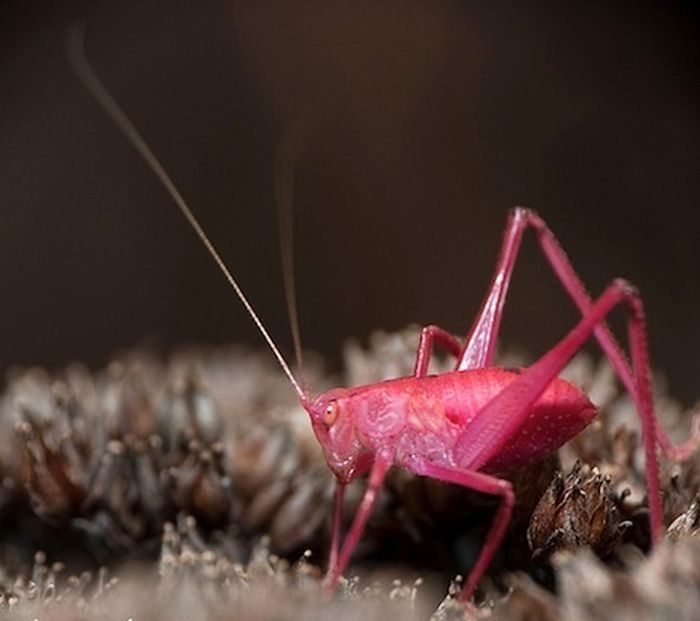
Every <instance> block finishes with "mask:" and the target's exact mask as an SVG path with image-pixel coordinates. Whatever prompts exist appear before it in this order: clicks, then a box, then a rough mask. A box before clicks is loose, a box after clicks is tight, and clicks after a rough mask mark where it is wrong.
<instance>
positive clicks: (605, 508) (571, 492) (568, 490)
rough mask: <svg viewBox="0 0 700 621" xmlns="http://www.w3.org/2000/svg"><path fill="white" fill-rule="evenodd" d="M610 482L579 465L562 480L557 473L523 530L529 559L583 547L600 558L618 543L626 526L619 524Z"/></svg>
mask: <svg viewBox="0 0 700 621" xmlns="http://www.w3.org/2000/svg"><path fill="white" fill-rule="evenodd" d="M619 500H620V499H619V498H618V497H617V496H616V495H615V493H614V492H613V491H612V487H611V485H610V478H609V477H607V476H603V475H602V474H601V473H600V472H599V471H598V469H597V468H590V467H589V466H587V465H583V464H582V463H581V462H580V461H579V462H576V464H575V465H574V467H573V468H572V469H571V472H570V473H569V474H568V475H567V476H566V477H564V476H563V474H562V473H561V472H557V473H556V474H555V476H554V479H553V480H552V482H551V484H550V486H549V488H548V489H547V491H546V492H545V493H544V495H543V496H542V498H541V499H540V501H539V503H538V504H537V507H536V508H535V511H534V513H533V514H532V517H531V518H530V525H529V527H528V530H527V539H528V544H529V546H530V550H531V551H532V556H533V558H536V559H543V558H545V557H549V556H550V555H551V554H552V553H553V552H555V551H557V550H568V551H573V550H576V549H578V548H581V547H583V546H587V547H589V548H591V549H592V550H593V551H594V552H596V554H598V555H599V556H601V557H605V556H607V555H609V554H610V553H611V552H612V551H613V550H614V549H615V548H616V547H617V546H618V544H619V543H620V541H621V538H622V535H623V534H624V532H625V530H626V529H627V528H628V527H629V526H630V522H628V521H624V520H622V518H621V516H620V511H619V507H618V503H619Z"/></svg>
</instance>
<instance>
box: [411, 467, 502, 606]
mask: <svg viewBox="0 0 700 621" xmlns="http://www.w3.org/2000/svg"><path fill="white" fill-rule="evenodd" d="M410 470H411V471H412V472H414V473H415V474H417V475H419V476H426V477H430V478H432V479H439V480H440V481H445V482H447V483H456V484H457V485H461V486H463V487H466V488H468V489H473V490H476V491H477V492H482V493H484V494H491V495H492V496H500V497H501V500H502V502H501V505H500V507H499V508H498V512H497V513H496V517H495V518H494V521H493V524H492V525H491V528H490V529H489V532H488V534H487V535H486V541H485V543H484V547H483V548H482V549H481V552H479V556H478V558H477V559H476V563H474V566H473V567H472V568H471V569H470V570H469V575H468V576H467V581H466V582H465V584H464V587H463V588H462V592H461V593H460V596H459V599H460V601H461V602H467V601H468V600H469V598H470V597H471V596H472V594H473V593H474V591H475V590H476V587H477V586H478V584H479V580H480V579H481V576H482V575H483V574H484V572H485V571H486V569H487V568H488V566H489V564H490V563H491V560H492V559H493V557H494V554H495V553H496V551H497V550H498V546H499V545H500V543H501V541H502V540H503V536H504V535H505V533H506V528H507V527H508V523H509V522H510V517H511V514H512V513H513V506H514V505H515V494H514V492H513V486H512V485H511V484H510V482H509V481H506V480H505V479H499V478H497V477H494V476H490V475H488V474H484V473H482V472H474V471H471V470H461V469H459V468H447V467H445V466H439V465H437V464H433V463H431V462H429V461H423V460H417V459H416V460H414V461H413V463H412V464H411V465H410Z"/></svg>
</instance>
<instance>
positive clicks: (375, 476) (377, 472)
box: [326, 451, 391, 590]
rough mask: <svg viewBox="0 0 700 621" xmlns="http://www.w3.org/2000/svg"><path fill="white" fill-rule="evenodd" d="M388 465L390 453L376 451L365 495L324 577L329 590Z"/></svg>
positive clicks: (353, 545) (344, 564) (346, 559)
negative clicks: (341, 546) (336, 559)
mask: <svg viewBox="0 0 700 621" xmlns="http://www.w3.org/2000/svg"><path fill="white" fill-rule="evenodd" d="M390 467H391V455H389V454H388V453H384V452H381V451H380V452H379V453H377V455H376V456H375V459H374V464H372V469H371V470H370V474H369V479H368V481H367V489H366V490H365V495H364V497H363V498H362V503H360V508H359V509H358V510H357V513H356V514H355V519H354V520H353V522H352V526H351V527H350V531H349V532H348V534H347V537H346V538H345V542H344V543H343V548H342V550H341V552H340V556H339V557H338V562H337V563H336V565H335V567H334V568H332V569H331V570H329V572H328V575H327V577H326V586H327V587H328V588H329V589H331V590H333V589H334V588H335V587H336V586H337V585H338V578H340V576H341V575H342V573H343V571H345V568H346V567H347V564H348V562H349V561H350V557H351V556H352V553H353V551H354V550H355V548H356V547H357V542H358V541H359V540H360V537H361V536H362V533H363V531H364V530H365V525H366V524H367V520H368V519H369V516H370V514H371V513H372V508H373V507H374V502H375V500H376V499H377V493H378V492H379V490H380V489H381V487H382V485H383V483H384V478H385V477H386V473H387V472H388V471H389V468H390Z"/></svg>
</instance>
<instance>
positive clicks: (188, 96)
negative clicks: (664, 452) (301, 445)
mask: <svg viewBox="0 0 700 621" xmlns="http://www.w3.org/2000/svg"><path fill="white" fill-rule="evenodd" d="M690 7H691V3H680V2H622V3H608V2H579V3H566V4H565V3H562V2H521V1H511V2H507V1H502V2H490V1H489V2H487V1H483V2H470V3H468V2H412V1H403V2H387V1H378V0H374V1H371V2H369V1H354V2H349V1H348V2H337V1H331V0H312V1H309V0H300V1H298V2H281V1H272V2H265V1H260V0H255V1H250V2H223V1H221V0H197V1H195V0H189V1H187V0H168V1H157V2H148V3H141V2H129V1H120V2H82V3H78V2H76V3H68V2H63V3H60V2H55V3H49V2H47V3H43V4H42V3H31V2H30V3H27V2H21V1H16V2H4V3H1V4H0V369H5V368H7V367H8V366H9V365H10V364H12V363H23V364H33V363H38V364H42V365H49V366H50V367H56V366H60V365H62V364H64V363H66V362H67V361H69V360H71V359H76V358H77V359H83V360H86V361H88V362H89V363H91V364H95V365H99V364H102V363H104V361H105V360H106V359H107V357H108V356H109V355H110V353H112V352H114V351H115V350H117V349H119V348H121V347H126V346H130V345H134V344H138V343H141V342H153V343H156V344H157V345H159V346H162V347H164V348H167V347H168V346H170V345H173V344H177V343H182V342H195V341H205V342H230V341H240V340H247V341H250V342H255V343H258V344H260V345H261V342H260V340H259V338H258V337H257V336H256V334H255V332H254V329H253V328H252V326H251V324H250V322H249V320H248V319H247V318H246V317H245V315H244V313H243V312H242V310H241V309H240V308H239V305H238V303H237V302H236V300H235V299H233V298H232V295H231V292H230V291H229V290H228V289H227V287H226V286H225V284H224V281H223V279H222V278H221V276H220V275H219V273H218V272H217V271H216V269H215V268H214V266H213V264H212V263H211V260H210V259H209V258H208V257H207V256H206V254H205V253H204V252H203V250H202V248H201V247H200V245H199V243H198V242H197V241H196V240H195V238H194V237H193V235H192V232H191V231H190V230H189V229H188V228H187V226H186V225H185V222H184V220H183V218H182V217H181V216H180V215H179V214H178V213H177V212H176V211H175V210H174V208H173V207H172V204H171V201H170V199H169V198H168V197H167V195H166V194H165V193H164V192H163V190H162V189H161V188H160V186H159V185H158V183H157V182H156V181H155V180H154V179H153V177H152V176H151V175H150V173H149V172H148V171H147V170H146V169H145V167H144V166H143V164H142V163H141V161H140V160H139V158H138V156H136V155H135V153H134V152H133V151H132V149H131V147H130V146H129V145H128V144H127V143H126V141H125V140H124V138H123V137H122V136H120V135H119V134H118V132H117V131H116V130H115V128H114V126H113V125H111V123H110V122H109V121H108V120H107V118H106V117H105V115H104V114H103V113H102V112H101V111H100V110H99V109H98V108H97V106H96V105H95V103H94V102H93V101H92V99H91V98H90V97H89V96H88V95H87V94H86V92H85V90H84V89H83V87H82V86H81V85H80V83H79V82H78V81H77V79H76V77H75V76H74V75H73V74H72V72H71V70H70V69H69V66H68V63H67V61H66V58H65V53H64V38H65V32H66V28H67V27H68V26H69V25H70V24H71V23H72V22H74V21H75V20H76V19H84V20H85V23H86V48H87V54H88V56H89V58H90V60H91V62H92V63H93V64H94V66H95V67H96V70H97V71H98V73H99V74H100V76H101V77H102V79H103V80H104V81H105V82H106V84H107V85H108V87H109V88H110V89H111V90H112V91H113V93H114V94H115V95H116V97H117V98H118V100H119V101H120V102H121V104H122V105H123V107H124V108H125V109H126V110H127V111H128V113H129V114H130V115H131V117H132V119H133V120H134V122H135V124H136V125H137V127H139V128H140V129H141V131H142V133H143V134H144V135H145V137H146V139H147V140H148V141H149V143H150V144H151V146H152V148H153V149H154V150H155V152H156V153H157V154H159V156H160V157H161V158H162V160H163V163H164V165H165V167H166V168H167V169H168V171H169V172H170V173H171V175H172V177H173V178H174V179H175V181H176V183H177V184H178V185H179V186H180V189H181V190H182V192H183V194H184V195H185V196H186V197H187V198H188V200H189V201H190V202H191V204H192V206H193V207H194V209H195V211H196V212H197V214H198V215H199V217H200V218H201V220H202V223H203V225H204V227H205V228H206V229H207V230H208V231H209V232H210V233H211V235H212V237H213V239H214V241H215V243H216V244H217V245H218V246H219V247H220V248H221V250H222V254H223V255H224V257H225V258H226V260H227V261H229V263H230V265H231V266H232V268H233V269H234V272H235V273H236V274H237V275H238V277H239V278H240V280H241V283H242V284H243V285H244V287H245V289H246V291H247V292H248V293H249V295H250V298H251V300H252V301H253V303H254V304H255V305H256V307H257V308H258V309H259V311H260V314H261V315H262V316H263V318H264V319H265V320H266V321H267V322H268V324H269V326H270V328H271V331H272V332H273V334H274V335H276V337H277V338H278V339H279V340H280V342H281V343H282V344H283V346H284V347H285V349H288V348H289V345H290V339H289V330H288V326H287V323H286V311H285V306H284V297H283V289H282V283H281V278H280V268H279V251H278V246H277V237H276V235H277V233H276V228H275V203H274V157H275V150H276V147H277V145H278V144H279V142H280V139H281V137H282V135H283V134H284V132H285V130H286V129H288V128H289V127H290V125H291V124H292V123H294V121H295V119H298V118H304V119H306V120H307V121H310V125H311V126H312V127H313V130H312V131H311V132H310V133H309V135H308V136H307V137H306V139H305V142H304V145H303V146H304V148H303V151H302V153H301V155H300V157H299V160H298V163H297V177H296V192H295V195H294V210H295V212H294V213H295V226H296V240H295V249H296V264H297V273H298V284H299V300H300V315H301V323H302V332H303V336H304V340H305V345H306V346H307V347H308V348H314V349H319V350H321V351H324V352H326V353H329V354H333V353H334V352H335V353H336V354H337V352H338V351H339V350H340V345H341V343H342V340H343V339H344V338H345V337H346V336H348V335H357V336H360V337H365V336H366V335H367V334H368V333H369V332H371V331H372V330H373V329H375V328H379V327H382V328H386V329H396V328H399V327H403V326H404V325H406V324H407V323H409V322H418V323H428V322H436V323H439V324H442V325H444V326H445V327H447V328H449V329H450V330H453V331H454V332H456V333H464V332H466V330H467V329H468V327H469V325H470V320H471V318H472V317H473V315H474V313H475V312H476V310H477V308H478V305H479V302H480V300H481V298H482V296H483V294H484V292H485V287H486V285H487V282H488V279H489V276H490V273H491V270H492V268H493V263H494V261H495V258H496V253H497V250H498V245H499V241H500V234H501V229H502V227H503V224H504V221H505V217H506V210H507V208H508V207H510V206H512V205H515V204H523V205H527V206H530V207H534V208H536V209H538V210H539V211H540V213H541V214H542V215H543V216H544V217H545V218H546V219H547V221H548V222H549V223H550V225H551V226H552V227H553V229H554V230H555V232H556V233H557V234H558V235H559V237H560V239H561V241H562V243H563V245H564V247H565V248H566V249H567V250H568V251H569V253H570V256H571V258H572V260H573V262H574V265H575V266H576V267H577V268H578V269H579V271H580V273H581V275H582V277H583V278H584V280H585V281H586V282H587V283H588V284H589V286H590V288H591V290H592V291H593V292H595V293H597V292H599V291H600V290H601V289H602V287H603V286H604V285H605V284H606V283H607V282H608V281H609V280H610V279H611V278H612V277H614V276H618V275H624V276H626V277H628V278H629V279H631V280H632V281H634V282H635V283H636V284H638V285H639V287H640V288H641V290H642V293H643V295H644V296H645V301H646V305H647V311H648V316H649V320H650V325H651V339H652V355H653V359H654V361H655V364H656V365H657V366H659V367H660V368H662V369H664V370H665V371H666V373H667V374H668V376H669V377H670V382H671V387H672V390H673V391H674V393H675V394H677V395H680V396H681V397H682V398H683V399H684V400H685V401H686V402H687V403H690V402H691V401H693V400H694V399H695V398H696V397H697V396H698V395H700V386H699V385H698V381H697V378H698V368H699V365H700V347H698V346H699V345H700V325H699V322H698V317H700V292H699V289H698V287H697V282H698V278H699V276H700V243H699V242H700V234H699V233H698V231H699V228H698V227H699V225H700V213H699V212H698V205H699V201H698V199H699V198H700V190H699V184H698V173H700V157H699V156H698V144H700V116H699V112H698V111H699V110H700V108H699V106H698V103H699V101H698V91H697V89H696V82H697V80H698V29H697V25H698V22H697V16H696V14H695V13H694V12H693V11H692V10H691V8H690ZM525 246H526V248H525V252H524V254H523V257H522V261H521V262H520V263H519V266H518V269H517V270H516V275H515V286H514V289H513V294H512V296H511V298H510V304H509V311H508V312H507V315H506V320H505V326H504V329H505V332H504V341H505V342H506V343H511V344H521V345H524V346H526V347H528V348H530V349H531V350H532V351H533V352H534V353H540V352H542V351H544V349H545V348H546V347H547V346H548V345H549V344H551V343H553V342H554V340H555V339H557V338H559V337H560V336H561V335H562V334H563V333H564V331H565V330H566V329H567V328H568V327H570V326H571V325H572V322H573V321H574V319H575V317H576V314H575V313H574V312H573V310H572V306H571V304H570V303H569V302H567V300H566V298H565V296H564V295H563V294H562V293H561V291H560V289H559V288H558V286H557V285H556V284H555V281H554V278H553V277H552V275H551V273H550V272H549V271H548V269H547V268H546V267H545V265H544V261H543V260H542V259H541V258H540V256H539V254H538V252H537V251H536V250H535V243H534V242H533V241H532V239H531V238H528V240H527V242H526V245H525Z"/></svg>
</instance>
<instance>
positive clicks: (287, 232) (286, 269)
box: [275, 121, 306, 385]
mask: <svg viewBox="0 0 700 621" xmlns="http://www.w3.org/2000/svg"><path fill="white" fill-rule="evenodd" d="M304 128H305V126H304V124H303V123H302V122H301V121H297V122H295V123H293V124H292V125H291V126H290V127H289V128H288V129H287V130H286V131H285V132H284V134H283V136H282V139H281V140H280V143H279V144H278V145H277V151H276V153H275V201H276V203H277V228H278V231H279V243H280V256H281V260H282V280H283V282H284V295H285V298H286V301H287V316H288V317H289V327H290V329H291V332H292V340H293V342H294V353H295V356H296V362H297V367H298V368H299V372H300V373H301V380H302V385H305V384H306V381H305V377H304V363H303V355H302V351H303V350H302V346H301V330H300V329H299V313H298V310H297V309H298V307H297V292H296V283H295V278H294V213H293V210H292V205H293V202H294V165H295V163H296V161H297V159H298V158H299V154H300V153H301V150H302V148H303V137H304V133H305V132H304Z"/></svg>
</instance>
